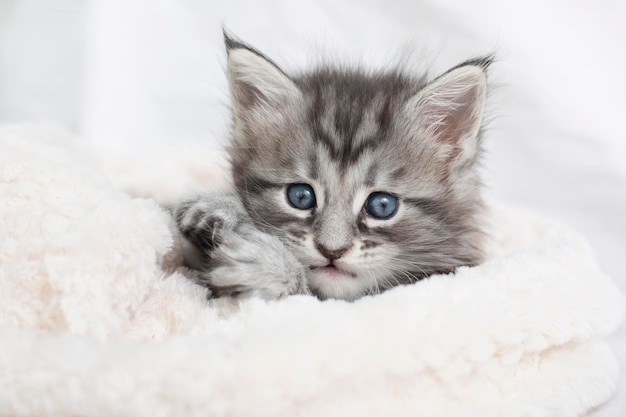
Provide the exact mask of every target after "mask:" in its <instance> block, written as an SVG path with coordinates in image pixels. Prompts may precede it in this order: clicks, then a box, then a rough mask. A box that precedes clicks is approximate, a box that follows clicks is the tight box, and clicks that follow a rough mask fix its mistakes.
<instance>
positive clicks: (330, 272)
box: [311, 264, 356, 278]
mask: <svg viewBox="0 0 626 417" xmlns="http://www.w3.org/2000/svg"><path fill="white" fill-rule="evenodd" d="M311 269H312V270H313V271H317V272H321V273H323V274H324V275H326V276H328V277H329V278H342V277H346V278H356V275H355V274H353V273H350V272H347V271H344V270H343V269H340V268H338V267H337V266H336V265H333V264H328V265H326V266H317V267H313V266H312V267H311Z"/></svg>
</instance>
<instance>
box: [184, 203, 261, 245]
mask: <svg viewBox="0 0 626 417" xmlns="http://www.w3.org/2000/svg"><path fill="white" fill-rule="evenodd" d="M174 218H175V220H176V224H177V226H178V229H179V230H180V232H181V233H182V235H183V236H184V237H185V238H186V239H187V240H188V241H189V242H190V243H191V244H192V245H193V246H195V248H196V249H197V250H199V251H200V253H201V256H204V257H207V256H210V253H211V252H212V251H213V250H214V249H215V248H216V247H217V246H219V244H220V243H221V240H222V234H223V233H224V232H231V231H233V230H236V229H237V228H238V227H240V225H241V224H242V223H247V222H248V221H249V218H248V215H247V213H246V212H245V210H244V208H243V206H242V205H241V203H240V202H239V200H238V199H237V198H236V197H234V196H232V195H227V194H226V195H220V194H214V195H206V196H202V197H200V198H196V199H194V200H188V201H185V202H184V203H182V204H181V205H179V206H178V207H177V208H176V210H175V211H174Z"/></svg>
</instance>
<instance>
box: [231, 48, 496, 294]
mask: <svg viewBox="0 0 626 417" xmlns="http://www.w3.org/2000/svg"><path fill="white" fill-rule="evenodd" d="M227 45H228V46H229V61H228V65H229V76H230V82H231V91H232V96H233V110H234V138H233V141H234V143H233V146H232V149H231V157H232V163H233V174H234V179H235V185H236V187H237V190H238V192H239V194H240V196H241V198H242V200H243V202H244V204H245V206H246V208H247V209H248V212H249V213H250V215H251V216H252V218H253V219H254V220H255V222H256V223H257V225H258V226H259V227H261V228H264V229H265V230H267V231H269V232H271V233H273V234H275V235H277V236H279V237H280V238H281V239H282V240H283V242H284V243H285V244H286V245H287V246H288V247H289V248H290V249H291V250H292V251H293V253H294V254H295V255H296V256H297V257H298V258H299V260H300V261H301V262H302V263H303V264H304V265H305V266H308V267H309V268H310V271H309V274H308V280H309V286H310V288H311V289H312V290H313V291H314V292H316V293H317V294H318V295H319V296H321V297H323V298H326V297H334V298H344V299H354V298H358V297H360V296H362V295H364V294H368V293H375V292H378V291H380V290H382V289H385V288H388V287H391V286H394V285H397V284H400V283H408V282H413V281H415V280H417V279H419V278H423V277H425V276H428V275H431V274H433V273H438V272H450V271H452V270H454V269H455V268H456V267H457V266H460V265H470V264H475V263H477V262H479V261H480V257H481V250H480V247H481V234H480V231H479V227H478V220H477V216H478V214H479V211H480V207H481V203H480V198H479V194H478V179H477V176H476V172H475V166H474V165H475V162H476V159H477V155H478V151H479V140H478V130H479V127H480V123H481V118H482V106H483V102H484V95H485V80H484V74H483V67H484V64H483V66H481V65H479V64H478V63H470V64H467V65H465V66H460V67H458V68H456V69H454V70H452V71H450V72H449V73H446V74H445V75H443V76H442V77H440V78H438V79H437V80H435V82H433V83H431V84H425V83H424V82H423V81H422V80H420V79H413V78H410V77H406V76H402V75H399V74H386V75H385V74H383V75H376V76H367V75H363V74H360V73H357V72H342V71H333V70H329V69H326V70H320V71H317V72H314V73H311V74H309V75H305V76H303V77H299V78H290V77H288V76H286V75H285V74H284V73H283V72H282V71H281V70H280V69H278V68H277V67H276V66H275V64H273V63H272V62H271V61H269V60H268V59H267V58H265V57H263V56H262V55H260V54H259V53H258V52H256V51H254V50H251V49H250V48H249V47H246V46H244V45H242V44H239V43H236V42H233V41H231V40H227Z"/></svg>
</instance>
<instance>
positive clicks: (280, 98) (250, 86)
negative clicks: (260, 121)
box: [224, 32, 300, 114]
mask: <svg viewBox="0 0 626 417" xmlns="http://www.w3.org/2000/svg"><path fill="white" fill-rule="evenodd" d="M224 41H225V44H226V52H227V54H228V64H227V68H228V80H229V83H230V90H231V94H232V98H233V106H234V110H235V113H236V114H237V113H239V114H241V112H245V111H247V110H251V109H252V108H254V107H260V108H264V107H266V108H267V107H269V108H276V107H278V106H280V105H282V104H284V103H285V101H286V100H289V99H290V98H294V97H299V96H300V90H299V89H298V87H297V86H296V84H295V83H294V82H293V81H292V80H291V79H290V78H289V77H288V76H287V75H286V74H285V73H284V72H283V71H282V70H281V69H280V68H279V67H278V66H277V65H276V64H275V63H274V62H273V61H272V60H270V59H269V58H267V57H266V56H265V55H263V54H262V53H260V52H259V51H257V50H256V49H254V48H252V47H251V46H248V45H246V44H244V43H243V42H240V41H238V40H236V39H235V38H233V37H232V36H230V35H228V34H227V33H226V32H224Z"/></svg>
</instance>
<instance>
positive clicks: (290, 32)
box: [0, 0, 626, 416]
mask: <svg viewBox="0 0 626 417" xmlns="http://www.w3.org/2000/svg"><path fill="white" fill-rule="evenodd" d="M624 21H626V6H625V4H624V3H623V2H621V1H619V0H604V1H599V2H594V3H590V2H583V1H566V0H553V1H551V2H543V1H540V0H529V1H525V2H521V1H518V2H512V1H497V0H476V1H473V2H464V1H461V0H440V1H434V0H433V1H409V0H404V1H403V0H388V1H385V2H383V1H382V0H367V1H356V0H345V1H337V0H334V1H332V0H317V1H314V0H304V1H299V2H294V1H288V0H271V1H265V2H260V1H259V2H254V1H243V0H234V1H226V0H223V1H208V0H47V1H46V2H41V1H38V0H1V1H0V121H41V120H52V121H56V122H59V123H61V124H63V125H64V126H66V127H67V128H69V129H70V130H72V131H74V132H76V133H77V134H79V135H80V136H81V137H83V138H84V140H85V141H87V142H89V143H90V144H92V145H93V146H95V147H97V148H100V149H101V150H102V151H103V152H109V153H110V152H123V153H137V154H140V153H141V152H143V151H144V150H145V149H148V148H164V147H170V146H178V147H180V146H183V147H184V146H188V145H189V146H190V145H193V144H198V143H205V144H206V143H210V144H212V146H214V147H216V148H217V147H219V146H220V145H221V144H223V143H224V141H225V137H226V132H227V122H228V109H227V103H228V95H227V91H226V80H225V76H224V72H223V65H224V52H223V46H222V39H221V24H222V23H223V24H225V25H226V26H227V27H228V28H229V29H230V30H231V31H232V32H233V33H235V34H237V35H238V36H239V37H241V38H242V39H244V40H246V41H248V42H250V43H252V44H254V45H255V46H257V47H258V48H259V49H261V50H262V51H264V52H266V53H267V54H268V55H270V56H271V57H273V58H274V59H275V60H276V61H277V62H278V63H279V64H282V65H283V66H285V67H286V68H288V69H290V68H295V69H298V68H303V67H306V65H307V64H310V63H311V62H312V61H316V60H318V59H319V58H320V57H327V58H328V57H330V58H333V57H335V58H336V57H341V58H342V59H343V60H346V59H347V60H349V61H354V60H362V61H364V62H367V63H369V64H371V65H373V66H384V65H388V64H389V62H392V61H393V59H394V58H395V57H397V56H398V53H399V52H402V51H404V52H406V51H407V50H413V54H412V56H413V57H414V62H415V63H416V66H417V67H425V68H431V69H432V70H431V73H432V74H436V73H437V72H440V71H443V70H445V69H446V68H448V67H450V66H452V65H454V64H456V63H458V62H460V61H462V60H464V59H467V58H469V57H472V56H475V55H478V54H482V53H486V52H492V51H495V52H496V53H497V56H498V62H497V63H496V64H495V65H494V66H493V68H492V71H491V80H492V81H493V82H494V84H495V85H496V87H497V88H495V89H494V91H493V95H492V100H491V107H492V109H491V114H492V116H493V117H494V121H493V122H492V123H491V125H490V129H489V131H488V133H487V136H486V139H487V141H486V147H487V155H486V157H485V159H484V166H485V180H486V183H487V185H488V187H489V188H490V190H491V193H492V194H494V195H496V196H497V197H498V198H500V199H501V200H505V201H508V202H513V203H517V204H520V205H523V206H526V207H530V208H533V209H535V210H537V211H540V212H543V213H546V214H549V215H551V216H553V217H556V218H559V219H562V220H563V221H564V222H567V223H569V224H570V225H572V226H573V227H575V228H576V229H578V230H579V231H581V232H582V233H583V234H585V235H586V236H587V238H588V239H589V241H590V242H591V244H592V245H593V247H594V248H595V251H596V254H597V256H598V260H599V262H600V264H601V265H602V266H603V268H604V269H605V270H606V271H607V272H608V273H609V274H610V275H611V276H613V278H614V279H615V280H616V281H617V283H618V284H619V285H620V287H621V288H622V290H623V291H626V264H625V263H624V262H623V258H624V257H625V255H626V137H625V136H626V134H625V133H624V127H623V125H624V118H625V114H626V105H625V104H624V98H625V97H626V82H625V81H624V74H626V27H625V26H624ZM563 290H564V291H567V289H566V288H564V289H563ZM612 345H613V348H614V349H615V351H616V352H617V354H618V356H619V358H620V361H621V363H622V381H621V385H620V388H619V389H620V391H619V394H620V395H618V397H617V398H616V399H615V400H614V401H613V402H612V403H611V404H609V405H608V406H606V407H604V408H603V409H602V410H599V412H598V415H600V416H624V415H626V324H623V325H622V327H621V330H620V332H619V333H618V334H617V335H616V336H615V337H614V338H613V340H612Z"/></svg>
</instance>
